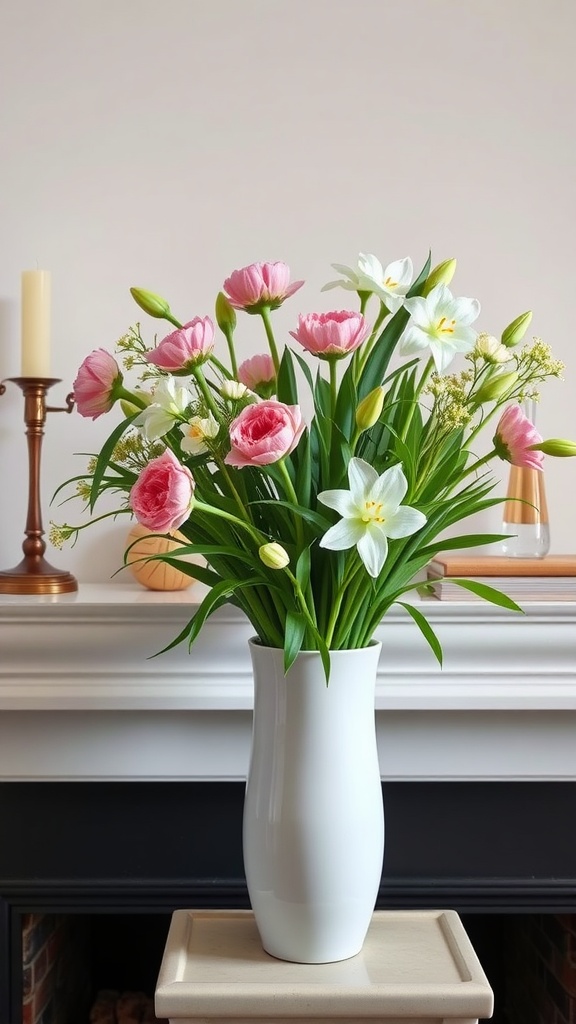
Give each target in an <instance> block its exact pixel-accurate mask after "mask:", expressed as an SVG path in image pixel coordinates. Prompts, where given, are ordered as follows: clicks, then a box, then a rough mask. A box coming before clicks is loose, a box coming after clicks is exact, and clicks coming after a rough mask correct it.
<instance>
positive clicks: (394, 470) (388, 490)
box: [370, 463, 408, 532]
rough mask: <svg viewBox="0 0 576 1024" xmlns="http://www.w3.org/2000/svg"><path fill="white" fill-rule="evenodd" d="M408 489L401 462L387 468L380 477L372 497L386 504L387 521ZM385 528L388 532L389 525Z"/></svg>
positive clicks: (373, 489)
mask: <svg viewBox="0 0 576 1024" xmlns="http://www.w3.org/2000/svg"><path fill="white" fill-rule="evenodd" d="M407 490H408V481H407V479H406V477H405V475H404V470H403V469H402V466H401V464H400V463H397V464H396V465H395V466H390V469H387V470H385V472H384V473H382V476H380V477H378V480H377V482H376V484H375V485H374V487H373V488H372V493H371V495H370V497H371V498H372V500H373V501H376V502H381V503H382V505H383V506H384V510H385V516H386V523H388V517H389V516H391V515H393V514H394V513H395V512H396V509H397V508H398V506H399V505H400V504H401V502H402V498H403V497H404V495H405V494H406V491H407ZM385 529H386V532H388V526H387V525H386V527H385Z"/></svg>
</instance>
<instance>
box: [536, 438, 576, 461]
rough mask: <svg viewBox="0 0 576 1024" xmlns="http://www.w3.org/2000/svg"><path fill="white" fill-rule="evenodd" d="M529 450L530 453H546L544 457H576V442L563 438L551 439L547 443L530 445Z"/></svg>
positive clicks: (541, 442)
mask: <svg viewBox="0 0 576 1024" xmlns="http://www.w3.org/2000/svg"><path fill="white" fill-rule="evenodd" d="M529 448H530V451H533V452H544V455H554V456H556V458H560V459H566V458H569V457H570V456H572V455H576V441H567V440H565V439H564V438H563V437H550V438H549V439H548V440H547V441H540V443H539V444H531V445H529Z"/></svg>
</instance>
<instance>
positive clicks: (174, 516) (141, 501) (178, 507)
mask: <svg viewBox="0 0 576 1024" xmlns="http://www.w3.org/2000/svg"><path fill="white" fill-rule="evenodd" d="M194 486H195V485H194V478H193V476H192V473H191V472H190V470H189V469H187V467H186V466H182V465H181V464H180V463H179V462H178V459H177V458H176V456H175V455H174V454H173V452H171V451H170V450H167V451H165V452H163V453H162V455H159V456H158V458H157V459H152V461H151V462H149V463H148V465H147V466H146V467H145V469H143V470H142V472H141V473H140V476H139V477H138V479H137V481H136V483H135V484H134V486H133V488H132V490H131V491H130V506H131V508H132V511H133V512H134V515H135V516H136V519H137V520H138V522H139V523H142V525H143V526H147V527H148V529H149V530H154V531H155V532H156V533H169V532H170V531H171V530H177V529H178V527H179V526H181V525H182V523H183V522H184V521H185V520H186V519H187V518H188V515H189V514H190V509H191V508H192V503H193V500H194Z"/></svg>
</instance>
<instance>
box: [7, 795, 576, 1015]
mask: <svg viewBox="0 0 576 1024" xmlns="http://www.w3.org/2000/svg"><path fill="white" fill-rule="evenodd" d="M383 788H384V800H385V808H386V828H387V835H386V856H385V866H384V873H383V881H382V887H381V891H380V896H379V900H378V907H379V908H381V909H385V908H387V907H394V908H400V907H404V908H410V907H435V908H437V907H452V908H453V909H455V910H457V911H458V912H459V913H460V915H461V917H462V919H463V921H464V924H465V926H466V928H467V930H468V934H469V935H470V938H471V939H472V942H473V944H474V946H475V948H476V951H477V953H478V955H479V958H480V960H481V962H482V964H483V967H484V969H485V971H486V973H487V975H488V977H489V980H490V982H491V984H492V986H493V988H494V991H495V996H496V1011H495V1015H494V1018H493V1021H494V1022H495V1024H574V1022H576V877H575V876H576V829H574V827H573V822H574V820H576V818H575V813H574V812H575V810H576V785H574V784H572V783H394V784H385V785H384V787H383ZM243 792H244V786H243V784H241V783H238V782H230V783H223V782H218V783H212V782H202V783H200V782H198V783H166V782H155V783H148V782H135V783H124V782H118V783H94V782H86V783H83V782H74V783H50V782H43V783H3V784H1V785H0V840H1V841H0V1024H82V1022H83V1021H86V1024H88V1021H89V1017H90V1010H91V1008H92V1009H93V1008H94V1002H95V999H96V997H97V994H98V993H99V992H102V991H103V990H108V991H109V990H114V991H115V992H116V993H117V994H118V997H122V996H123V995H125V996H127V997H130V995H131V993H143V994H144V995H148V996H151V995H152V994H153V991H154V986H155V983H156V976H157V973H158V968H159V965H160V959H161V956H162V951H163V948H164V942H165V938H166V933H167V930H168V925H169V920H170V914H171V913H172V911H173V910H175V909H177V908H180V907H215V908H234V907H247V906H248V899H247V894H246V889H245V882H244V876H243V866H242V852H241V818H242V801H243ZM94 1019H95V1020H97V1019H98V1018H97V1017H95V1018H94ZM100 1019H102V1020H104V1019H106V1017H105V1016H104V1017H101V1018H100ZM108 1019H109V1020H110V1019H111V1018H110V1017H108ZM153 1019H154V1018H153V1016H151V1010H150V1006H149V1005H148V1006H146V1005H145V1004H144V1002H143V1001H141V1002H140V1003H139V1002H138V1000H137V999H135V998H134V997H133V998H132V1002H130V998H126V999H125V1000H124V1003H123V1004H122V1003H121V1004H120V1012H119V1014H118V1016H117V1017H116V1020H117V1021H118V1024H132V1022H134V1024H136V1022H138V1024H148V1022H149V1021H151V1020H153Z"/></svg>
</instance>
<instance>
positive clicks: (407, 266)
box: [383, 256, 414, 290]
mask: <svg viewBox="0 0 576 1024" xmlns="http://www.w3.org/2000/svg"><path fill="white" fill-rule="evenodd" d="M413 275H414V268H413V266H412V260H411V259H410V257H409V256H405V257H404V259H402V260H394V261H393V263H389V264H388V266H387V267H386V269H385V271H384V275H383V276H384V280H385V281H386V280H387V278H389V277H390V278H392V280H393V281H396V283H397V286H398V288H403V289H404V290H406V288H407V287H408V285H410V284H411V283H412V277H413Z"/></svg>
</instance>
